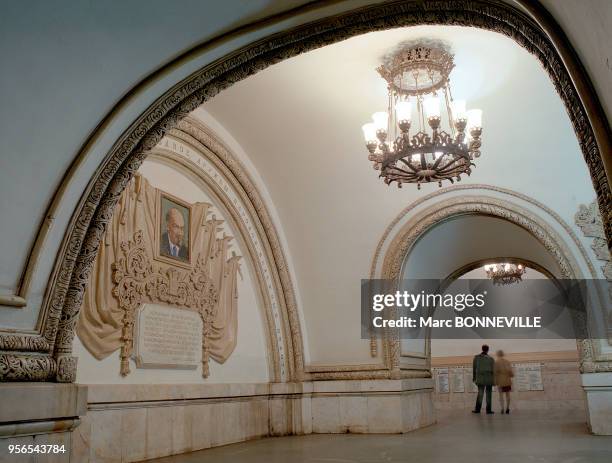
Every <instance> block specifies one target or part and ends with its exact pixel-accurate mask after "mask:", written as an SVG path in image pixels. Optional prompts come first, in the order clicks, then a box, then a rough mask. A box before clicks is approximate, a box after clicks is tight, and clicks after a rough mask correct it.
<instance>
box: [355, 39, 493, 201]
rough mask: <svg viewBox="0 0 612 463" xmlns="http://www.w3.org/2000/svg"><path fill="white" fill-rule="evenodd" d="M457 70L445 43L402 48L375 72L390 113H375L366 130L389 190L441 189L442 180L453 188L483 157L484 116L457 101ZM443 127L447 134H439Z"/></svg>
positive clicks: (367, 141) (370, 146)
mask: <svg viewBox="0 0 612 463" xmlns="http://www.w3.org/2000/svg"><path fill="white" fill-rule="evenodd" d="M453 67H454V63H453V55H452V54H451V53H450V52H449V51H448V47H447V46H446V45H445V44H444V43H442V42H424V41H421V42H419V43H417V44H403V45H400V47H399V48H398V49H397V50H396V51H395V52H393V53H392V54H391V55H389V56H388V57H386V58H385V59H384V62H383V64H382V65H381V66H380V67H379V68H377V71H378V73H379V74H380V75H381V77H382V78H383V79H385V81H386V82H387V88H388V90H389V104H388V109H387V111H381V112H376V113H374V114H373V115H372V120H373V122H370V123H367V124H365V125H364V126H363V127H362V129H363V134H364V137H365V141H366V146H367V148H368V151H369V153H370V154H369V156H368V159H369V160H370V161H373V163H374V169H376V170H380V177H384V181H385V183H386V184H387V185H389V184H391V183H392V182H397V186H398V187H399V188H401V187H402V184H403V183H416V184H417V186H418V188H419V189H420V188H421V183H428V182H438V186H442V181H443V180H448V181H450V182H451V183H454V181H455V180H456V181H460V180H461V175H462V174H466V175H470V173H471V171H472V170H471V169H472V167H473V166H474V163H473V162H472V160H473V159H474V158H477V157H479V156H480V146H481V140H480V135H481V134H482V122H481V121H482V111H481V110H479V109H472V110H470V111H466V103H465V100H453V97H452V94H451V88H450V80H449V76H450V72H451V70H452V69H453ZM441 106H443V107H444V109H445V113H444V115H443V114H442V111H441ZM413 109H414V111H413ZM443 116H444V117H443ZM425 121H427V124H428V125H429V128H430V129H431V132H429V131H428V129H427V128H426V127H425ZM413 122H414V123H415V124H414V125H416V126H417V127H416V128H415V132H414V133H412V134H411V133H410V129H411V127H412V126H413ZM443 123H444V124H447V125H448V127H449V131H448V132H447V131H444V130H441V127H442V126H443ZM466 129H467V131H466ZM388 139H390V140H388Z"/></svg>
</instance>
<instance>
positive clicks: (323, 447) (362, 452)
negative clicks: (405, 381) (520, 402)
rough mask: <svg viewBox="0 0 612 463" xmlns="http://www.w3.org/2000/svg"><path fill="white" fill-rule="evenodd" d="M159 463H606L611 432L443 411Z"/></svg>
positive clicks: (531, 416) (524, 416)
mask: <svg viewBox="0 0 612 463" xmlns="http://www.w3.org/2000/svg"><path fill="white" fill-rule="evenodd" d="M155 461H156V462H157V463H209V462H215V463H223V462H231V463H285V462H292V463H298V462H308V463H352V462H356V463H378V462H385V463H394V462H406V461H410V462H416V463H442V462H443V463H449V462H452V463H464V462H465V463H467V462H469V463H474V462H476V463H480V462H489V461H490V462H495V463H517V462H520V463H523V462H528V463H532V462H533V463H548V462H554V463H600V462H601V463H604V462H605V463H611V462H612V436H610V437H607V436H606V437H603V436H592V435H590V434H589V433H588V432H587V430H586V426H585V424H584V421H583V418H582V417H580V416H572V415H571V414H569V413H562V414H559V413H556V414H554V413H553V414H542V413H535V412H533V413H528V412H522V413H520V412H517V413H515V414H511V415H500V414H495V415H490V416H487V415H484V414H482V415H480V416H476V415H472V414H471V413H469V411H467V412H463V411H462V412H454V413H453V414H452V415H448V414H447V415H442V416H440V417H439V418H438V424H436V425H434V426H431V427H429V428H425V429H420V430H418V431H414V432H412V433H409V434H403V435H358V434H336V435H308V436H292V437H275V438H266V439H260V440H256V441H250V442H244V443H239V444H232V445H227V446H224V447H218V448H215V449H209V450H202V451H199V452H193V453H190V454H185V455H179V456H174V457H167V458H161V459H158V460H155Z"/></svg>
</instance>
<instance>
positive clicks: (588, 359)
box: [373, 187, 612, 377]
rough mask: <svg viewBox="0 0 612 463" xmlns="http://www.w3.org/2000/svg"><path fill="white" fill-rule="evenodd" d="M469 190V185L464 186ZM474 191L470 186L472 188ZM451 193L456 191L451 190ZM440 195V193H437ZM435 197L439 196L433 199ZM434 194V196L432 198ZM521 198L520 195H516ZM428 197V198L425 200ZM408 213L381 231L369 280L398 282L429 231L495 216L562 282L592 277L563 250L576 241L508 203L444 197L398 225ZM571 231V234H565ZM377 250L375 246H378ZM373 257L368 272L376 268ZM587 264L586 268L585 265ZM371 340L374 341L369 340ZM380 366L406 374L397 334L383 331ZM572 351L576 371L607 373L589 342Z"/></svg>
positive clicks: (580, 325) (578, 322) (582, 328)
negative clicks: (528, 242)
mask: <svg viewBox="0 0 612 463" xmlns="http://www.w3.org/2000/svg"><path fill="white" fill-rule="evenodd" d="M467 188H470V187H467ZM472 188H474V189H475V188H476V187H472ZM455 190H457V188H455ZM449 191H453V188H449V189H447V191H446V192H447V193H448V192H449ZM443 193H444V192H442V194H443ZM435 196H441V194H438V195H435ZM435 196H434V197H435ZM520 196H523V197H524V195H520ZM428 199H431V196H430V198H428ZM409 211H410V210H408V211H404V212H403V213H402V214H400V216H398V218H396V220H394V221H393V224H392V225H394V226H396V227H395V229H393V227H391V229H388V230H387V232H386V233H385V236H384V237H383V239H385V238H387V237H389V240H390V242H389V245H388V247H387V248H386V252H385V253H384V257H383V260H382V265H381V266H380V267H379V273H375V277H377V278H381V279H387V280H394V281H397V282H399V279H400V278H401V275H402V268H403V265H404V263H405V262H406V260H407V257H408V255H409V254H410V252H411V250H412V249H413V247H414V245H415V243H417V242H418V240H419V239H420V238H421V237H422V236H424V235H425V234H426V233H427V232H428V231H429V230H431V229H432V228H433V227H435V226H437V225H439V224H441V223H443V222H445V221H447V220H449V219H451V218H453V217H458V216H461V215H466V214H472V215H485V216H491V217H496V218H499V219H502V220H505V221H507V222H510V223H513V224H515V225H518V226H519V227H521V228H523V229H524V230H526V231H527V232H529V233H530V234H531V235H532V236H533V237H534V238H535V239H536V240H537V241H538V242H540V243H541V244H542V245H543V246H544V248H545V249H546V250H547V252H548V253H549V254H550V255H551V256H552V258H553V259H554V261H555V263H556V265H557V267H558V269H559V271H560V275H561V277H562V278H567V279H572V278H595V277H596V276H595V273H594V267H593V265H592V264H591V263H590V261H589V260H588V257H586V254H583V255H582V256H580V257H579V258H580V259H584V260H585V261H583V263H586V264H587V268H588V269H589V270H588V272H585V271H584V270H583V268H582V267H581V265H580V264H579V262H578V257H577V256H576V255H575V254H574V253H573V252H571V250H570V249H569V246H568V245H569V244H570V243H569V242H568V240H567V238H568V237H569V241H573V240H576V238H575V235H574V234H573V233H571V236H570V234H567V235H566V239H564V237H562V236H561V235H560V234H559V233H558V232H557V231H555V230H554V229H553V228H552V227H551V226H550V225H549V223H548V222H547V221H546V220H545V219H544V218H542V217H540V216H539V215H537V214H535V213H534V212H533V211H529V210H527V209H525V208H524V207H521V206H519V205H517V204H515V203H513V202H511V201H508V200H505V199H499V198H494V197H491V196H485V195H483V194H482V192H480V194H477V195H461V196H457V197H453V198H450V199H442V200H440V201H438V202H436V203H434V204H432V205H431V206H429V207H427V208H425V209H424V210H422V211H420V212H417V213H415V214H414V215H411V216H410V218H409V219H408V220H407V221H406V222H405V223H403V224H402V225H399V226H397V225H398V224H399V222H400V220H399V219H400V218H401V217H402V216H406V214H408V212H409ZM561 225H562V226H564V227H563V228H567V230H569V227H567V225H566V224H565V223H561ZM569 231H570V232H571V230H569ZM574 244H577V245H578V246H576V247H577V249H579V250H580V251H583V250H584V248H583V247H582V246H581V245H580V243H579V242H578V241H577V240H576V241H575V243H574ZM379 251H380V246H379ZM377 259H378V254H377V255H376V257H375V262H374V263H373V269H375V268H376V260H377ZM589 264H590V265H589ZM574 324H575V327H576V328H577V329H578V330H579V332H581V333H586V332H587V327H586V326H587V325H586V324H587V320H586V318H583V317H576V318H575V319H574ZM373 342H375V340H373ZM382 345H383V352H384V358H385V363H386V365H387V367H388V368H389V369H390V370H391V374H392V376H396V377H402V376H405V375H406V374H405V373H403V372H402V371H401V365H400V357H401V351H400V350H401V348H400V340H399V336H398V331H397V330H387V331H386V333H385V336H384V339H383V340H382ZM577 345H578V352H579V356H580V364H581V367H580V368H581V372H583V373H585V372H598V371H610V370H612V365H610V364H609V363H608V362H597V361H596V360H597V359H596V355H595V352H594V346H593V342H592V340H591V339H588V338H586V337H585V338H584V339H578V340H577Z"/></svg>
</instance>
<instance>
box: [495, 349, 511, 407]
mask: <svg viewBox="0 0 612 463" xmlns="http://www.w3.org/2000/svg"><path fill="white" fill-rule="evenodd" d="M496 356H497V360H496V361H495V367H494V370H493V372H494V375H495V385H496V386H497V390H498V391H499V403H500V404H501V412H502V413H506V414H509V413H510V391H512V377H513V376H514V372H513V371H512V365H511V364H510V362H509V361H508V360H506V359H505V358H504V351H502V350H498V351H497V353H496ZM504 396H506V408H504Z"/></svg>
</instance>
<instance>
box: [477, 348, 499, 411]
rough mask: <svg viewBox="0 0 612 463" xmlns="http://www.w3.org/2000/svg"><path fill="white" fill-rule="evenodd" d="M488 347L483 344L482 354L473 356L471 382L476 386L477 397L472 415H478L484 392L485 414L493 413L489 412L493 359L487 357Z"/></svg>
mask: <svg viewBox="0 0 612 463" xmlns="http://www.w3.org/2000/svg"><path fill="white" fill-rule="evenodd" d="M488 352H489V346H487V345H486V344H484V345H483V346H482V352H481V353H480V354H478V355H475V356H474V362H473V365H472V381H474V383H476V385H477V386H478V397H477V398H476V408H475V409H474V410H472V413H480V408H481V407H482V396H483V394H484V392H485V390H486V392H487V414H489V415H490V414H492V413H494V412H493V411H492V410H491V393H492V390H493V381H494V379H493V378H494V375H493V367H494V365H495V360H493V357H489V355H488Z"/></svg>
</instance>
